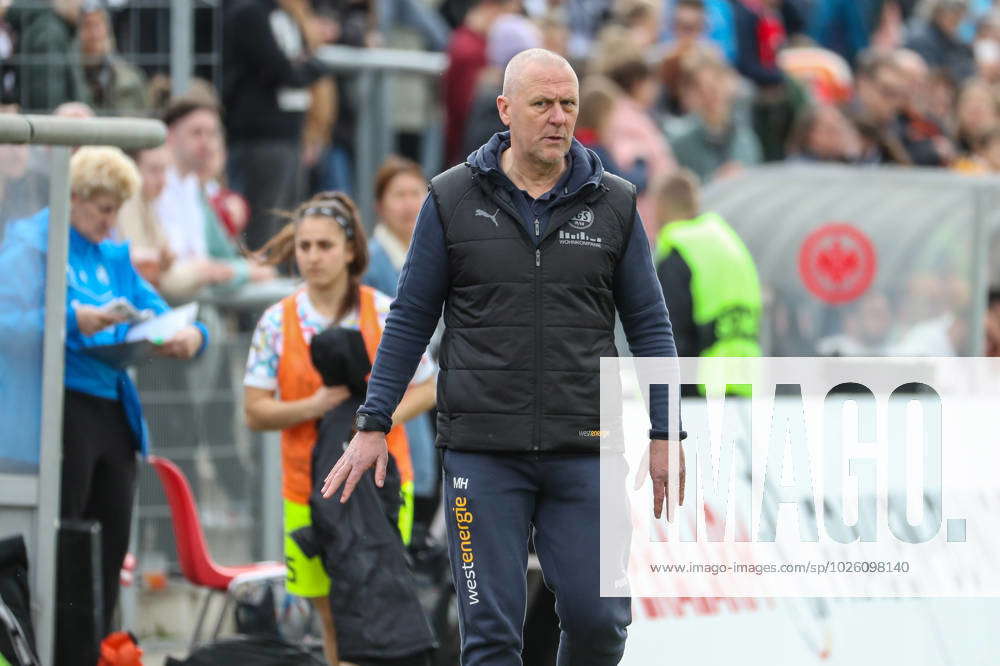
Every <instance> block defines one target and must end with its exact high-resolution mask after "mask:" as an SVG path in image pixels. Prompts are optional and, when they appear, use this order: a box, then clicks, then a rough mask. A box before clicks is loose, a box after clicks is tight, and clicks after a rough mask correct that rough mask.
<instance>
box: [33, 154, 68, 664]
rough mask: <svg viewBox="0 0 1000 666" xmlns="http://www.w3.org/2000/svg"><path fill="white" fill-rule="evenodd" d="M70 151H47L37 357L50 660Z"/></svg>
mask: <svg viewBox="0 0 1000 666" xmlns="http://www.w3.org/2000/svg"><path fill="white" fill-rule="evenodd" d="M69 155H70V149H69V148H67V147H65V146H57V147H54V148H53V149H52V154H51V159H52V161H51V165H50V168H51V170H52V171H51V174H52V180H51V181H50V183H49V204H50V207H49V238H48V250H47V253H46V263H45V331H44V341H43V347H42V348H43V356H42V424H41V425H42V430H41V447H40V451H39V458H38V528H37V529H38V548H37V551H36V562H35V569H34V571H35V594H36V598H38V599H41V600H52V603H39V604H37V606H36V608H37V609H38V637H37V638H38V656H39V658H40V659H41V661H42V663H43V664H51V663H52V656H53V654H52V653H53V647H54V645H55V640H54V639H55V618H56V613H55V610H56V604H55V599H56V560H57V552H56V533H57V528H58V522H59V502H60V491H61V489H62V488H61V487H62V420H63V419H62V416H63V390H64V389H63V362H64V359H65V356H64V355H65V349H64V346H65V344H66V343H65V338H66V262H67V261H68V260H69Z"/></svg>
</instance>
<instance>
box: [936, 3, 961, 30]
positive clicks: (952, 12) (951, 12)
mask: <svg viewBox="0 0 1000 666" xmlns="http://www.w3.org/2000/svg"><path fill="white" fill-rule="evenodd" d="M964 20H965V9H963V8H962V7H960V6H955V7H949V8H947V9H942V10H940V11H939V12H938V15H937V16H936V17H935V20H934V22H935V23H936V24H937V25H938V27H939V28H941V30H942V32H944V33H945V34H947V35H952V36H954V35H955V34H957V33H958V28H959V27H960V26H961V25H962V21H964Z"/></svg>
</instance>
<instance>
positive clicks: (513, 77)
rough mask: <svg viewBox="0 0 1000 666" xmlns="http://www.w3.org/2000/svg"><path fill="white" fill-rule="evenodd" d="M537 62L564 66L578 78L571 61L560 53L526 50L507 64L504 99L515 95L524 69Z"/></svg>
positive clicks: (504, 78) (504, 79)
mask: <svg viewBox="0 0 1000 666" xmlns="http://www.w3.org/2000/svg"><path fill="white" fill-rule="evenodd" d="M536 62H540V63H548V64H553V65H562V66H563V67H565V68H566V69H568V70H569V71H571V72H573V76H574V77H575V76H576V72H575V71H574V70H573V66H572V65H570V64H569V61H568V60H566V58H564V57H562V56H561V55H559V54H558V53H556V52H554V51H549V50H548V49H526V50H524V51H521V52H520V53H518V54H517V55H516V56H514V57H513V58H511V59H510V62H508V63H507V68H506V69H505V70H504V73H503V95H504V97H510V96H511V95H512V94H513V93H514V90H515V89H516V88H517V82H518V81H519V80H520V78H521V75H522V74H523V73H524V69H525V68H526V67H527V66H528V65H530V64H532V63H536Z"/></svg>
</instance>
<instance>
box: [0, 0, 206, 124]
mask: <svg viewBox="0 0 1000 666" xmlns="http://www.w3.org/2000/svg"><path fill="white" fill-rule="evenodd" d="M52 4H53V3H52V2H51V0H19V1H18V2H17V3H15V5H14V6H13V7H12V8H11V9H10V10H9V11H8V15H7V20H8V21H9V22H10V23H11V24H12V26H13V27H14V29H15V32H16V34H17V39H16V40H15V48H14V52H13V54H12V55H11V56H10V57H8V58H7V59H5V60H4V61H3V63H2V64H3V65H4V67H5V68H8V71H13V72H15V73H16V75H17V79H18V89H19V97H20V104H21V108H22V110H24V111H27V112H38V113H43V112H49V111H51V110H52V109H53V108H54V107H56V106H57V105H59V104H61V103H62V102H67V101H78V99H74V100H71V99H63V98H61V97H59V96H58V95H57V96H49V95H42V96H41V97H40V96H38V95H33V94H31V93H30V92H29V91H30V90H32V89H33V88H34V87H35V86H38V85H41V84H45V83H47V82H49V81H51V80H52V79H53V78H58V77H71V78H72V77H73V76H74V69H75V68H78V67H79V65H80V58H79V54H78V52H77V51H76V49H75V48H71V49H69V50H48V51H45V50H42V49H41V47H42V46H43V45H42V44H38V43H37V40H33V39H30V37H29V36H30V35H31V34H32V31H33V30H32V28H33V24H34V25H35V26H38V25H40V23H39V21H40V20H41V21H44V20H45V18H46V17H45V16H44V14H46V13H48V12H52V11H53V10H52ZM106 8H107V15H108V18H109V23H110V25H109V28H110V31H111V36H112V38H113V44H114V46H113V48H112V51H113V53H114V54H115V55H116V56H117V57H119V58H121V60H122V61H124V62H125V63H127V64H128V65H131V66H134V67H135V68H137V69H138V71H139V72H140V73H141V76H142V79H143V84H144V85H145V84H147V83H148V82H149V80H150V79H151V78H152V77H154V76H155V75H158V74H161V75H169V76H170V92H171V93H172V94H179V93H181V92H183V91H185V90H187V88H188V85H189V83H190V79H191V76H192V75H194V76H197V77H200V78H203V79H205V80H207V81H210V82H211V83H212V84H213V85H214V86H215V87H216V89H219V87H220V85H221V83H222V11H223V10H222V4H221V2H219V1H218V0H129V1H128V2H109V3H106ZM76 43H77V42H76V41H74V42H73V44H74V46H75V44H76ZM145 92H147V93H148V91H145ZM98 106H100V105H98ZM99 111H101V112H102V113H105V114H111V115H113V114H114V113H115V112H116V111H117V109H115V108H110V107H107V108H99ZM130 111H131V112H133V113H134V112H135V110H133V109H130Z"/></svg>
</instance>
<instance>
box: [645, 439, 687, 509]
mask: <svg viewBox="0 0 1000 666" xmlns="http://www.w3.org/2000/svg"><path fill="white" fill-rule="evenodd" d="M671 446H676V447H677V449H678V451H677V454H678V462H679V469H678V471H677V481H678V488H677V489H676V490H675V491H674V492H673V493H671V492H670V473H669V472H670V447H671ZM646 460H648V461H649V477H650V478H651V479H652V480H653V516H655V517H656V518H657V519H658V518H659V517H660V516H661V515H663V503H664V500H666V504H667V522H672V521H673V519H674V513H675V512H676V508H677V506H678V505H683V504H684V479H685V477H686V476H687V474H686V470H685V468H684V447H683V446H681V443H680V442H670V441H667V440H665V439H654V440H650V442H649V451H648V452H647V454H646V455H645V456H643V464H642V465H640V467H639V471H638V474H637V475H636V484H635V487H636V489H639V488H641V487H642V484H643V483H644V482H645V471H646V470H645V469H644V468H645V466H646V465H645V461H646Z"/></svg>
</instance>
